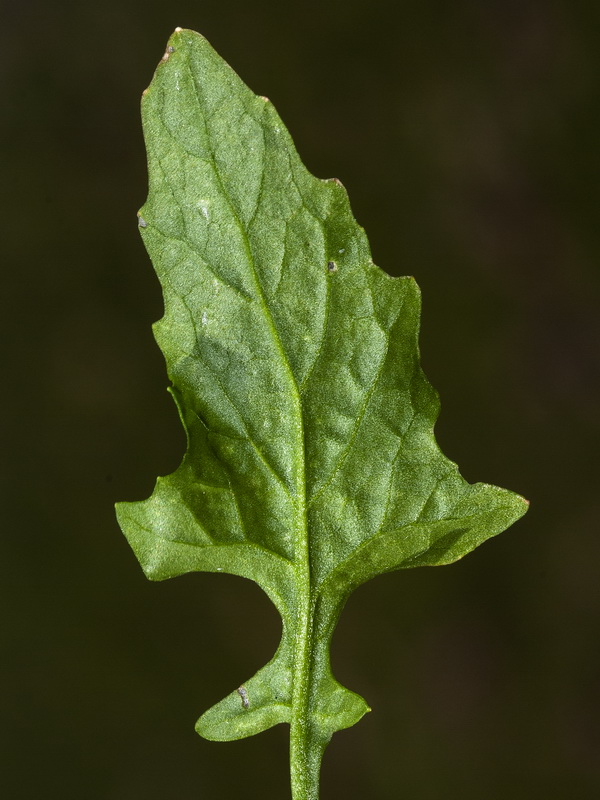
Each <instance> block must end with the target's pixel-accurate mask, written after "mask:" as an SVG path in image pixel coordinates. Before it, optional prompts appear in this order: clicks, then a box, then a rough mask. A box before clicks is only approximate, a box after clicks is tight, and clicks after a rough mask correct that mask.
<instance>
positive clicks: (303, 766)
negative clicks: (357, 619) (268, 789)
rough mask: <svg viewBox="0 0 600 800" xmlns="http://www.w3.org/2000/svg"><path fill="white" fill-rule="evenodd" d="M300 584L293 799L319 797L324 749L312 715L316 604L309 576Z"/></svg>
mask: <svg viewBox="0 0 600 800" xmlns="http://www.w3.org/2000/svg"><path fill="white" fill-rule="evenodd" d="M299 585H300V586H303V587H305V591H303V592H302V595H303V596H302V604H301V609H302V610H301V612H300V618H299V620H298V633H297V638H296V658H295V672H294V679H293V680H294V690H293V695H292V720H291V727H290V776H291V786H292V800H318V798H319V772H320V768H321V758H322V756H323V749H324V748H323V747H321V746H320V744H319V742H318V740H317V737H316V736H315V731H314V730H313V726H312V722H311V714H310V711H311V696H312V695H313V690H314V681H315V677H316V676H315V670H314V663H313V633H314V626H313V620H314V606H313V603H312V598H311V592H310V581H309V579H308V580H307V579H306V577H305V576H304V577H303V579H302V581H301V582H300V584H299Z"/></svg>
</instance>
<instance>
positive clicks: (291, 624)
mask: <svg viewBox="0 0 600 800" xmlns="http://www.w3.org/2000/svg"><path fill="white" fill-rule="evenodd" d="M142 113H143V122H144V132H145V139H146V145H147V150H148V169H149V194H148V198H147V201H146V203H145V205H144V207H143V208H142V209H141V211H140V230H141V234H142V237H143V239H144V243H145V245H146V247H147V249H148V252H149V254H150V257H151V259H152V263H153V265H154V268H155V270H156V272H157V275H158V277H159V279H160V282H161V284H162V288H163V293H164V303H165V314H164V317H163V318H162V319H161V320H160V321H159V322H158V323H156V325H155V327H154V330H155V335H156V339H157V342H158V344H159V346H160V347H161V349H162V351H163V353H164V355H165V359H166V364H167V369H168V374H169V378H170V380H171V382H172V393H173V396H174V398H175V401H176V403H177V406H178V409H179V413H180V417H181V420H182V423H183V425H184V427H185V429H186V432H187V438H188V447H187V452H186V455H185V457H184V459H183V462H182V464H181V466H180V467H179V468H178V469H177V470H176V471H175V472H174V473H173V474H172V475H169V476H167V477H163V478H159V479H158V481H157V484H156V488H155V490H154V493H153V495H152V496H151V497H150V498H149V499H148V500H146V501H143V502H135V503H121V504H119V505H118V517H119V521H120V524H121V526H122V528H123V531H124V533H125V535H126V536H127V538H128V540H129V542H130V544H131V546H132V548H133V550H134V551H135V553H136V555H137V557H138V559H139V561H140V563H141V565H142V567H143V569H144V571H145V573H146V575H147V576H148V577H149V578H151V579H152V580H162V579H164V578H169V577H173V576H176V575H179V574H182V573H185V572H191V571H211V572H215V571H217V572H229V573H232V574H234V575H240V576H243V577H246V578H249V579H252V580H254V581H256V582H257V583H258V584H259V585H260V586H261V587H262V588H263V589H264V590H265V592H267V594H268V595H269V597H270V598H271V599H272V601H273V602H274V603H275V605H276V606H277V608H278V610H279V612H280V614H281V617H282V620H283V636H282V641H281V644H280V647H279V649H278V651H277V653H276V654H275V656H274V658H273V659H272V661H271V662H270V663H269V664H268V665H267V666H265V667H264V668H263V669H262V670H260V671H259V672H258V673H257V675H255V676H254V677H253V678H250V679H249V680H247V681H246V682H245V683H244V684H243V686H242V687H241V689H239V690H238V689H237V688H235V689H233V690H232V692H231V694H230V695H228V696H227V697H226V698H225V699H224V700H222V701H221V702H220V703H218V704H217V705H216V706H214V707H213V708H212V709H210V710H209V711H207V712H206V713H205V714H204V715H203V716H202V717H201V718H200V720H199V721H198V724H197V730H198V732H199V733H200V734H201V735H203V736H204V737H206V738H209V739H216V740H228V739H237V738H242V737H244V736H249V735H252V734H254V733H258V732H259V731H262V730H264V729H266V728H268V727H270V726H271V725H274V724H276V723H279V722H290V723H291V724H292V751H294V746H296V747H297V748H300V749H301V751H302V752H301V754H300V755H301V757H300V761H301V762H302V764H303V766H302V772H303V774H304V773H305V774H306V775H308V776H309V778H306V777H302V776H299V775H296V776H295V777H294V769H296V772H298V770H300V767H298V766H297V767H296V768H294V763H292V773H293V774H292V784H293V786H294V780H296V784H295V785H296V787H297V790H296V793H295V795H294V796H295V797H316V794H315V793H314V791H315V790H314V788H313V789H312V790H311V789H309V783H307V781H309V780H310V781H312V783H311V784H310V785H311V786H313V787H314V784H315V780H316V779H315V778H314V773H315V772H317V773H318V763H319V761H320V756H321V753H322V750H323V749H324V747H325V745H326V744H327V741H328V740H329V738H330V737H331V735H332V733H333V732H335V731H336V730H339V729H341V728H345V727H348V726H350V725H352V724H354V723H355V722H357V721H358V720H359V719H360V717H361V716H362V715H363V714H364V713H365V711H367V710H368V707H367V705H366V703H365V702H364V700H363V699H362V698H360V697H358V695H356V694H354V693H353V692H350V691H349V690H347V689H345V688H343V687H342V686H340V684H338V683H337V681H335V679H334V678H333V676H332V675H331V671H330V667H329V641H330V637H331V634H332V632H333V628H334V626H335V623H336V621H337V618H338V615H339V613H340V611H341V609H342V607H343V605H344V602H345V601H346V599H347V597H348V595H349V594H350V592H351V591H352V590H353V589H354V588H356V587H357V586H358V585H360V584H361V583H363V582H365V581H366V580H369V579H370V578H372V577H373V576H375V575H377V574H379V573H383V572H389V571H391V570H397V569H401V568H406V567H414V566H421V565H436V564H447V563H450V562H452V561H455V560H456V559H458V558H461V557H462V556H464V555H465V554H466V553H468V552H470V551H471V550H473V548H475V547H476V546H477V545H479V544H481V543H482V542H483V541H485V540H486V539H488V538H490V537H491V536H495V535H496V534H498V533H500V532H501V531H502V530H504V529H505V528H507V527H508V526H509V525H510V524H511V523H513V522H514V521H515V520H516V519H518V518H519V517H520V516H521V515H522V514H523V513H524V512H525V510H526V508H527V504H526V501H524V500H523V498H522V497H520V496H518V495H515V494H512V493H511V492H508V491H506V490H503V489H499V488H497V487H494V486H490V485H487V484H475V485H470V484H468V483H467V482H466V481H465V480H464V479H463V478H462V477H461V476H460V474H459V472H458V469H457V466H456V465H455V464H454V463H453V462H452V461H449V460H448V459H447V458H446V457H445V456H444V455H443V454H442V453H441V451H440V450H439V448H438V446H437V444H436V442H435V439H434V435H433V427H434V423H435V420H436V418H437V415H438V410H439V408H438V398H437V395H436V393H435V392H434V390H433V389H432V388H431V386H430V385H429V383H428V382H427V380H426V379H425V377H424V375H423V372H422V370H421V368H420V365H419V351H418V341H417V337H418V328H419V316H420V295H419V290H418V288H417V285H416V283H415V281H414V280H413V279H412V278H391V277H389V276H388V275H387V274H385V273H384V272H383V271H382V270H381V269H379V268H378V267H377V266H375V265H374V264H373V262H372V260H371V255H370V251H369V245H368V242H367V238H366V236H365V233H364V231H363V229H362V228H361V227H360V226H359V225H358V224H357V223H356V221H355V220H354V217H353V216H352V212H351V210H350V205H349V202H348V197H347V194H346V191H345V189H344V188H343V186H342V185H341V184H340V183H339V182H338V181H336V180H325V181H323V180H319V179H317V178H315V177H314V176H312V175H311V174H310V173H309V172H308V171H307V170H306V168H305V167H304V166H303V165H302V163H301V161H300V159H299V157H298V154H297V153H296V150H295V148H294V145H293V143H292V140H291V138H290V136H289V134H288V132H287V131H286V129H285V127H284V125H283V123H282V122H281V119H280V118H279V116H278V115H277V112H276V111H275V109H274V107H273V105H272V104H271V103H270V102H269V101H268V100H266V99H265V98H262V97H257V96H256V95H254V94H253V93H252V92H251V91H250V89H248V87H247V86H245V85H244V84H243V83H242V81H241V80H240V79H239V78H238V76H237V75H236V74H235V73H234V72H233V71H232V70H231V68H230V67H229V66H228V65H227V64H226V63H225V62H224V61H223V60H222V59H221V58H220V57H219V56H218V55H217V54H216V53H215V51H214V50H213V49H212V48H211V47H210V45H209V44H208V42H207V41H206V40H205V39H204V38H203V37H201V36H200V35H198V34H196V33H194V32H192V31H187V30H178V31H176V32H175V34H174V35H173V37H172V38H171V39H170V41H169V45H168V49H167V52H166V53H165V57H164V58H163V61H162V62H161V64H160V65H159V67H158V69H157V71H156V74H155V76H154V79H153V81H152V83H151V85H150V87H149V88H148V89H147V90H146V92H145V93H144V98H143V104H142ZM242 690H243V692H244V693H245V694H244V696H243V695H242V694H241V693H240V692H241V691H242ZM301 740H303V741H304V749H302V746H303V745H302V741H301ZM307 742H308V744H307ZM297 761H298V760H297ZM292 762H293V759H292ZM310 775H313V777H312V778H310ZM302 781H305V783H304V784H302ZM301 784H302V785H303V786H304V790H303V791H304V794H302V793H301V789H300V788H298V787H300V786H301ZM310 791H312V792H313V793H312V794H311V793H310Z"/></svg>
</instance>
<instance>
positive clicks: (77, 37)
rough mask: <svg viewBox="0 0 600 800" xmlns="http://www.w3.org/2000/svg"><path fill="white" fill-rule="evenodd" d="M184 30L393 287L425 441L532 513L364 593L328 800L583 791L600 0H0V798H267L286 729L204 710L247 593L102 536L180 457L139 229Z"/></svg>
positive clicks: (341, 634)
mask: <svg viewBox="0 0 600 800" xmlns="http://www.w3.org/2000/svg"><path fill="white" fill-rule="evenodd" d="M176 25H181V26H186V27H191V28H195V29H196V30H199V31H201V32H202V33H204V34H205V35H206V36H207V37H208V39H209V40H210V41H211V42H212V44H213V45H214V46H215V47H216V48H217V49H218V50H219V52H220V53H221V54H222V55H223V56H224V58H226V59H227V60H228V61H229V62H230V63H231V65H232V66H233V67H234V68H235V69H236V70H237V71H238V72H239V73H240V74H241V75H242V77H243V78H244V80H245V81H246V82H247V83H248V84H249V85H250V86H251V87H252V88H253V89H254V90H255V91H256V92H257V93H260V94H267V95H268V96H269V97H270V98H271V99H272V100H273V102H274V103H275V105H276V106H277V108H278V110H279V112H280V113H281V115H282V117H283V119H284V121H285V122H286V123H287V125H288V127H289V128H290V130H291V132H292V134H293V136H294V138H295V140H296V143H297V146H298V149H299V151H300V154H301V156H302V157H303V159H304V161H305V163H306V164H307V166H308V167H309V169H311V171H312V172H314V173H315V174H316V175H318V176H319V177H331V176H335V177H338V178H340V179H341V180H342V181H343V182H344V184H345V185H346V187H347V189H348V192H349V194H350V198H351V201H352V204H353V208H354V212H355V215H356V217H357V219H358V220H359V222H360V223H361V224H363V225H364V226H365V228H366V229H367V232H368V233H369V236H370V239H371V244H372V248H373V254H374V258H375V260H376V262H377V263H378V264H380V265H381V266H382V267H384V268H385V269H387V270H388V271H389V272H391V273H394V274H412V275H414V276H415V277H416V278H417V280H418V282H419V284H420V286H421V288H422V290H423V296H424V313H423V331H422V338H421V342H422V352H423V362H424V366H425V369H426V372H427V374H428V376H429V378H430V379H431V381H432V383H433V384H434V385H435V386H436V388H437V389H438V390H439V391H440V393H441V397H442V416H441V419H440V422H439V424H438V427H437V431H438V436H439V440H440V442H441V444H442V447H443V449H444V451H445V452H446V454H447V455H448V456H450V457H451V458H452V459H454V460H456V461H458V463H459V464H460V466H461V468H462V471H463V474H464V475H465V477H466V478H467V479H469V480H471V481H477V480H482V481H487V482H491V483H497V484H499V485H501V486H505V487H507V488H510V489H514V490H516V491H518V492H520V493H522V494H524V495H525V496H527V497H529V498H530V500H531V501H532V507H531V511H530V513H529V514H528V515H527V516H526V517H525V518H524V519H523V520H522V521H521V522H519V523H518V524H517V525H516V526H515V527H514V529H512V530H511V531H510V532H508V533H506V534H503V535H502V536H501V537H499V538H498V539H495V540H493V541H492V542H489V543H488V544H486V545H485V546H484V547H482V548H481V549H480V550H479V551H477V552H476V553H474V554H473V555H471V556H469V557H468V558H467V559H466V560H465V561H464V562H461V563H459V564H457V565H455V566H453V567H447V568H443V569H435V570H426V569H423V570H416V571H413V572H405V573H396V574H391V575H387V576H385V577H381V578H379V579H377V580H376V581H373V582H371V583H370V584H368V585H367V586H364V587H363V588H362V589H360V590H359V591H358V592H357V593H356V594H355V595H354V596H353V597H352V598H351V601H350V603H349V605H348V607H347V609H346V612H345V614H344V616H343V618H342V622H341V625H340V628H339V631H338V633H337V634H336V637H335V641H334V654H333V662H334V667H335V671H336V674H337V677H338V678H339V679H340V680H341V681H342V682H343V683H344V684H346V685H347V686H349V687H350V688H352V689H354V690H356V691H358V692H360V693H362V694H363V695H364V696H365V697H366V698H367V700H368V701H369V702H370V704H371V705H372V707H373V709H374V711H373V713H372V714H370V715H368V717H367V718H365V719H364V720H363V721H361V723H360V724H359V725H357V726H356V727H355V728H353V729H352V730H350V731H344V732H341V733H339V734H336V736H335V737H334V740H333V742H332V744H331V746H330V748H329V750H328V752H327V754H326V757H325V761H324V771H323V791H322V797H323V800H337V798H347V800H363V798H369V799H372V800H391V799H392V798H400V797H401V798H407V799H410V800H453V799H454V798H461V800H482V798H483V799H484V800H487V799H489V800H505V798H507V797H510V798H513V799H514V800H530V798H538V797H540V798H546V799H547V800H562V798H564V799H565V800H579V799H580V798H581V799H585V800H587V798H590V799H591V798H597V797H599V796H600V759H599V755H600V726H599V723H598V715H599V711H600V708H599V705H600V642H599V634H600V626H599V623H600V530H599V527H600V526H599V519H600V502H599V497H598V493H599V489H598V478H599V472H600V470H599V468H598V453H599V452H600V449H599V447H600V437H599V423H598V420H599V412H598V389H599V388H600V369H599V359H598V353H599V343H600V323H599V313H598V310H599V305H600V225H599V218H600V217H599V212H600V156H599V146H598V144H599V142H598V140H599V133H600V46H599V41H600V4H598V3H594V2H589V0H588V1H587V2H583V1H581V2H580V1H579V0H559V2H544V1H543V0H520V1H517V0H503V1H502V2H500V0H479V2H478V1H477V0H458V1H457V2H442V0H439V1H438V2H434V1H433V0H422V1H421V2H417V1H416V0H412V1H411V2H403V1H402V0H399V1H397V2H389V1H383V0H382V1H381V2H372V3H366V2H361V3H358V2H352V1H351V0H346V2H339V1H338V0H334V1H332V2H327V0H323V2H314V0H305V2H303V3H289V4H283V3H277V4H276V3H274V2H269V0H255V2H253V3H248V2H241V0H232V2H224V1H223V0H221V1H220V2H213V1H212V0H206V1H205V2H200V1H198V2H184V1H183V0H182V1H181V2H171V3H167V2H155V0H146V2H135V3H134V2H132V0H105V1H104V2H103V3H91V2H74V1H72V2H67V1H65V2H55V3H49V2H42V0H38V1H37V2H35V0H23V2H21V3H20V4H16V3H14V2H12V3H9V2H4V3H3V4H2V7H1V30H2V33H1V37H2V43H1V56H0V58H1V62H2V67H1V73H0V92H1V98H0V114H1V115H2V126H1V134H0V135H1V137H2V144H1V154H2V193H1V197H2V210H1V218H0V219H1V227H2V239H1V244H0V248H1V252H2V262H3V267H2V275H3V278H2V291H3V303H2V315H1V317H2V324H3V325H4V327H5V330H4V332H3V334H2V340H1V341H2V346H3V349H4V355H3V359H2V373H3V376H4V380H3V384H4V389H3V392H2V400H3V403H4V409H3V414H2V428H3V433H2V436H3V440H4V446H3V456H4V458H3V479H2V492H3V495H2V507H3V525H2V548H3V556H2V578H3V580H2V583H3V587H4V592H5V599H4V600H3V602H2V614H3V617H4V625H3V627H4V632H3V634H2V648H3V650H4V652H3V654H2V656H1V669H2V672H3V676H2V680H1V685H2V701H1V702H2V706H1V707H2V722H3V726H2V727H3V743H2V751H1V752H2V756H1V761H2V771H3V776H2V779H1V783H0V791H1V793H2V796H3V797H5V798H7V800H38V798H61V799H62V800H81V799H83V800H137V799H138V798H143V799H144V800H171V799H172V798H177V800H221V799H223V800H231V798H236V800H237V798H248V799H253V798H264V800H281V799H285V798H286V797H288V777H287V728H285V727H282V726H280V727H279V728H276V729H273V730H271V731H269V732H268V733H265V734H262V735H261V736H259V737H255V738H253V739H250V740H246V741H243V742H236V743H231V744H214V743H209V742H204V741H203V740H201V739H200V738H199V737H197V735H196V734H195V733H194V730H193V724H194V721H195V719H196V717H197V716H198V715H199V714H200V713H201V712H202V711H203V710H204V709H206V708H207V707H208V706H209V705H211V704H212V703H213V702H215V701H216V700H219V699H220V698H221V696H223V695H224V694H225V693H227V692H229V691H231V689H232V688H233V687H235V686H238V685H239V683H240V682H241V681H242V680H243V679H245V678H247V677H248V676H249V675H251V674H252V673H253V671H254V670H255V669H257V668H258V667H259V666H261V665H262V664H263V663H264V662H265V661H266V660H267V659H268V658H269V657H270V655H271V653H272V651H273V650H274V648H275V646H276V642H277V639H278V635H279V622H278V619H277V615H276V612H275V610H274V608H272V607H271V606H270V603H269V601H268V600H267V598H266V597H265V596H264V595H262V593H261V592H260V590H259V589H258V588H257V587H255V586H254V585H253V584H251V583H249V582H245V581H243V580H242V579H238V578H233V577H228V576H217V575H192V576H186V577H182V578H178V579H176V580H173V581H170V582H166V583H163V584H151V583H149V582H147V581H146V580H145V578H144V577H143V575H142V572H141V570H140V568H139V566H138V564H137V562H136V560H135V558H134V556H133V555H132V553H131V552H130V551H129V549H128V546H127V544H126V543H125V541H124V539H123V537H122V536H121V534H120V532H119V530H118V527H117V525H116V522H115V519H114V514H113V509H112V505H113V503H114V501H116V500H136V499H142V498H145V497H147V496H148V495H149V494H150V492H151V490H152V487H153V484H154V479H155V476H156V475H158V474H166V473H168V472H170V471H172V470H173V469H174V468H175V466H176V465H177V463H178V461H179V459H180V457H181V455H182V452H183V446H184V439H183V433H182V431H181V429H180V426H179V422H178V420H177V418H176V414H175V410H174V407H173V406H172V403H171V400H170V399H169V397H168V395H167V393H166V392H165V386H166V375H165V371H164V366H163V362H162V357H161V355H160V353H159V351H158V349H157V347H156V346H155V344H154V342H153V340H152V336H151V331H150V324H151V323H152V322H153V321H154V320H156V319H157V318H158V317H160V315H161V299H160V291H159V286H158V284H157V281H156V279H155V277H154V274H153V272H152V269H151V266H150V263H149V261H148V258H147V256H146V254H145V252H144V250H143V247H142V244H141V241H140V239H139V236H138V232H137V229H136V214H135V212H136V210H137V208H138V207H139V206H140V205H141V204H142V203H143V201H144V197H145V191H146V175H145V156H144V150H143V142H142V135H141V129H140V123H139V112H138V103H139V96H140V94H141V91H142V90H143V88H144V87H145V86H146V85H147V84H148V83H149V81H150V78H151V76H152V72H153V70H154V67H155V65H156V63H157V62H158V60H159V59H160V57H161V55H162V53H163V49H164V45H165V42H166V39H167V37H168V35H169V34H170V33H171V31H172V29H173V28H174V27H175V26H176Z"/></svg>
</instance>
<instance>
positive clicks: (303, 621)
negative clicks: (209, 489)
mask: <svg viewBox="0 0 600 800" xmlns="http://www.w3.org/2000/svg"><path fill="white" fill-rule="evenodd" d="M188 69H189V72H190V75H191V79H192V84H193V86H194V91H195V94H196V101H197V103H198V106H199V107H200V108H202V103H201V101H200V96H199V93H198V87H197V84H196V79H195V76H194V73H193V71H192V69H191V66H190V64H189V61H188ZM201 116H202V115H201ZM202 119H203V120H204V116H202ZM204 125H205V133H206V138H207V143H208V147H209V150H210V155H211V164H212V168H213V172H214V175H215V178H216V180H217V183H218V186H219V188H220V190H221V193H222V195H223V198H224V199H225V201H226V203H227V206H228V207H229V210H230V212H231V215H232V217H233V220H234V222H235V225H236V227H237V228H238V230H239V232H240V235H241V238H242V242H243V246H244V250H245V254H246V258H247V260H248V264H249V266H250V269H251V272H252V278H253V281H254V284H255V287H256V291H257V296H258V300H259V302H260V306H261V309H262V312H263V314H264V317H265V320H266V322H267V326H268V329H269V331H270V333H271V336H272V339H273V342H274V345H275V347H276V349H277V351H278V352H279V354H280V356H281V360H282V362H283V365H284V369H285V372H286V374H287V376H288V379H289V383H290V387H291V388H292V391H293V396H294V405H295V408H296V415H297V418H296V426H297V434H298V446H297V447H296V448H295V451H296V454H297V458H296V463H295V468H296V495H295V498H294V505H295V519H294V528H295V530H294V562H295V568H296V577H297V585H296V589H297V602H298V609H297V612H298V613H297V621H296V648H295V654H294V662H295V663H294V670H293V672H294V675H293V691H292V719H291V727H292V731H291V736H292V759H294V755H296V756H299V755H300V753H298V752H297V751H296V747H298V746H299V749H300V750H301V752H302V753H304V751H305V749H306V735H307V733H308V730H307V722H308V720H307V717H308V699H309V684H310V661H311V623H312V619H311V618H312V613H311V605H312V603H311V574H310V554H309V543H308V519H307V511H306V460H305V450H306V442H305V430H304V419H303V410H302V400H301V397H300V391H299V387H298V383H297V381H296V379H295V376H294V374H293V371H292V369H291V365H290V362H289V359H288V357H287V354H286V352H285V350H284V347H283V344H282V342H281V338H280V336H279V332H278V331H277V327H276V326H275V323H274V320H273V317H272V315H271V311H270V309H269V307H268V305H267V302H266V298H265V294H264V291H263V287H262V285H261V283H260V280H259V278H258V274H257V271H256V264H255V261H254V254H253V252H252V248H251V246H250V241H249V238H248V234H247V232H246V230H245V228H244V226H243V225H242V222H241V220H240V217H239V214H238V212H237V210H236V209H235V207H234V205H233V202H232V200H231V198H230V196H229V193H228V192H227V190H226V189H225V186H224V184H223V181H222V178H221V175H220V173H219V170H218V168H217V164H216V159H215V156H214V152H213V150H212V146H211V135H210V132H209V129H208V123H207V122H206V121H204ZM263 169H264V168H263ZM259 201H260V198H258V200H257V202H259ZM300 734H302V735H301V736H300ZM297 737H298V738H297ZM298 739H300V740H301V741H298ZM295 745H296V747H295ZM296 766H298V764H296Z"/></svg>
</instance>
